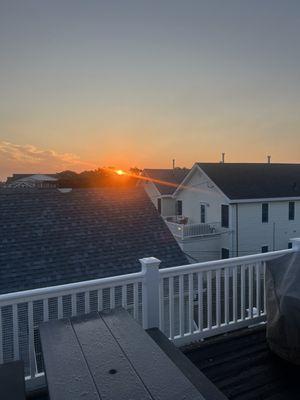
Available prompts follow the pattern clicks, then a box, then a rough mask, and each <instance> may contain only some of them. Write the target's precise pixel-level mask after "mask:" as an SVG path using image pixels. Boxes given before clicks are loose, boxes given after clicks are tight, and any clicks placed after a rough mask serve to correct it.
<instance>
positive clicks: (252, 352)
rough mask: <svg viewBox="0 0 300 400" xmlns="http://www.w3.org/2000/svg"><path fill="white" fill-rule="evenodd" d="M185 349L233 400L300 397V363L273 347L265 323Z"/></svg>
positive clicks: (274, 399)
mask: <svg viewBox="0 0 300 400" xmlns="http://www.w3.org/2000/svg"><path fill="white" fill-rule="evenodd" d="M182 350H183V352H184V353H185V354H186V356H187V357H188V358H189V359H190V360H191V361H192V362H193V363H194V364H195V365H196V366H197V367H198V368H199V369H200V370H201V371H202V372H203V373H204V374H205V375H206V376H207V377H208V378H209V379H210V380H211V381H212V382H213V383H214V384H215V385H216V386H217V387H218V388H219V389H220V390H221V391H222V392H223V393H224V394H225V395H226V396H227V397H228V399H230V400H231V399H234V400H254V399H255V400H260V399H269V400H283V399H284V400H289V399H294V400H295V399H300V366H299V367H297V366H295V365H293V364H290V363H288V362H286V361H284V360H282V359H281V358H279V357H277V356H276V355H275V354H273V353H272V352H271V351H270V350H269V347H268V344H267V341H266V331H265V327H263V326H259V327H256V328H251V329H244V330H241V331H237V332H233V333H230V334H227V335H223V336H220V337H217V338H214V339H210V340H207V341H206V342H201V343H197V344H193V345H190V346H186V347H185V348H183V349H182Z"/></svg>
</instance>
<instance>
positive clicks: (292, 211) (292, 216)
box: [289, 201, 295, 221]
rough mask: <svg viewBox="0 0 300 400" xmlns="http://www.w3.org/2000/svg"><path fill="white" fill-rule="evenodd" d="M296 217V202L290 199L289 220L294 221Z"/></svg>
mask: <svg viewBox="0 0 300 400" xmlns="http://www.w3.org/2000/svg"><path fill="white" fill-rule="evenodd" d="M294 219H295V202H294V201H290V202H289V220H290V221H294Z"/></svg>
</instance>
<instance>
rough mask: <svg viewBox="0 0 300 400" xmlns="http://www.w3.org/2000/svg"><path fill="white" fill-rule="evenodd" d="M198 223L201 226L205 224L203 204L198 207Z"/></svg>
mask: <svg viewBox="0 0 300 400" xmlns="http://www.w3.org/2000/svg"><path fill="white" fill-rule="evenodd" d="M200 222H201V224H205V222H206V210H205V205H204V204H201V205H200Z"/></svg>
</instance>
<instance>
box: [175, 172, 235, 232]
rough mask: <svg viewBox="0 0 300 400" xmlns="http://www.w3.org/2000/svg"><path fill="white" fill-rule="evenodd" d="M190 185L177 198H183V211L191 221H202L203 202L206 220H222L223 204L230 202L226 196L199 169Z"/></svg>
mask: <svg viewBox="0 0 300 400" xmlns="http://www.w3.org/2000/svg"><path fill="white" fill-rule="evenodd" d="M188 186H189V188H185V189H183V190H181V191H180V192H179V193H178V195H177V196H176V200H182V213H183V215H184V216H186V217H188V218H189V223H195V224H197V223H199V222H200V205H201V204H205V205H206V222H208V223H210V222H220V221H221V205H222V204H228V201H227V199H226V197H225V196H224V195H223V194H222V193H220V191H219V190H218V189H217V188H215V187H213V186H214V185H213V184H212V183H210V182H209V180H208V178H206V177H205V176H204V175H202V174H200V172H198V171H196V172H195V173H194V174H193V176H192V177H191V179H190V181H189V183H188Z"/></svg>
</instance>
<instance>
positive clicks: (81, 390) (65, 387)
mask: <svg viewBox="0 0 300 400" xmlns="http://www.w3.org/2000/svg"><path fill="white" fill-rule="evenodd" d="M40 335H41V343H42V350H43V357H44V364H45V371H46V379H47V382H48V391H49V397H50V399H51V400H62V399H63V400H79V399H80V400H82V399H83V398H84V399H85V400H99V399H101V397H100V395H99V393H98V391H97V388H96V386H95V384H94V381H93V379H92V376H91V374H90V371H89V369H88V366H87V364H86V361H85V359H84V357H83V354H82V351H81V348H80V346H79V343H78V340H77V338H76V336H75V333H74V330H73V327H72V325H71V322H70V321H69V320H59V321H57V320H56V321H49V322H46V323H43V324H41V326H40Z"/></svg>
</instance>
